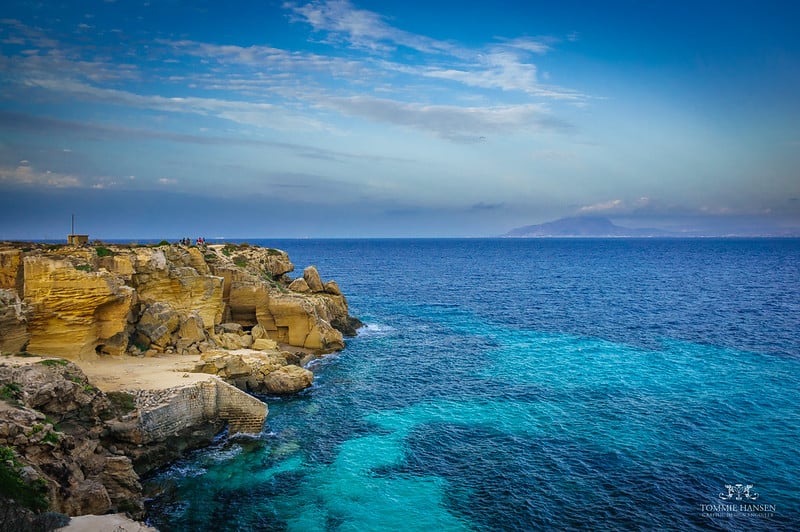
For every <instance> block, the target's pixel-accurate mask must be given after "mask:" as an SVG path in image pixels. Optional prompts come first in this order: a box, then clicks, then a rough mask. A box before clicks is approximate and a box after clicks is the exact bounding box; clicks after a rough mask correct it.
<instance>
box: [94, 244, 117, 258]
mask: <svg viewBox="0 0 800 532" xmlns="http://www.w3.org/2000/svg"><path fill="white" fill-rule="evenodd" d="M94 250H95V251H96V252H97V256H98V257H110V256H111V255H113V254H114V252H113V251H111V250H110V249H108V248H107V247H104V246H97V247H96V248H94Z"/></svg>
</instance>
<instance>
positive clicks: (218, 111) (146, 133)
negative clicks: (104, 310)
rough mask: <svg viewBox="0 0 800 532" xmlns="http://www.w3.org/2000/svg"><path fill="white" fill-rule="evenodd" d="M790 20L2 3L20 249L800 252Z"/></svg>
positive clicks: (0, 125)
mask: <svg viewBox="0 0 800 532" xmlns="http://www.w3.org/2000/svg"><path fill="white" fill-rule="evenodd" d="M798 23H800V6H797V5H796V2H793V1H769V0H760V1H750V0H741V1H737V2H728V1H726V2H709V1H703V0H699V1H682V0H669V1H667V0H664V1H661V0H649V1H648V0H642V1H633V0H611V1H604V2H583V1H581V2H577V1H572V0H564V1H557V2H554V1H552V0H551V1H549V2H539V1H526V2H522V1H518V2H508V1H502V0H498V1H492V2H469V1H465V0H460V1H451V0H443V1H431V0H428V1H425V2H418V1H414V0H404V1H402V2H396V1H360V0H330V1H325V0H315V1H306V0H291V1H282V0H281V1H270V0H264V1H260V2H259V1H251V2H240V1H235V0H233V1H226V2H218V1H205V2H203V1H189V2H185V1H182V0H150V1H145V2H142V1H127V0H116V1H114V0H97V1H70V2H66V1H63V2H51V1H38V2H34V1H24V2H16V1H14V0H11V1H6V2H4V3H3V7H2V8H0V239H54V238H62V239H63V238H65V236H66V234H67V233H68V232H69V230H70V217H71V215H72V214H74V215H75V217H76V223H77V225H76V232H78V233H88V234H89V235H90V237H91V238H98V239H113V238H131V239H136V238H142V239H144V238H155V239H160V238H180V237H184V236H188V237H191V238H195V237H197V236H204V237H205V238H207V239H211V238H220V237H222V238H283V237H285V238H304V237H312V238H328V237H333V238H336V237H490V236H495V235H500V234H503V233H505V232H506V231H509V230H510V229H512V228H514V227H518V226H522V225H529V224H536V223H542V222H546V221H550V220H553V219H557V218H561V217H566V216H580V215H601V216H608V217H609V218H611V219H612V220H614V221H615V222H616V223H618V224H620V225H625V226H630V227H656V228H662V229H669V230H676V231H718V232H720V233H726V234H727V233H736V234H768V233H777V234H783V233H786V232H790V233H791V232H794V233H796V234H800V31H798V30H797V26H798Z"/></svg>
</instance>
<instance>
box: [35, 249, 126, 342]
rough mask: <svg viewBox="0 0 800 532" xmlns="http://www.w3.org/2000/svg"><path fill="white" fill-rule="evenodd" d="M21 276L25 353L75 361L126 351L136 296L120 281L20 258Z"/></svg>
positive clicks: (55, 261)
mask: <svg viewBox="0 0 800 532" xmlns="http://www.w3.org/2000/svg"><path fill="white" fill-rule="evenodd" d="M24 276H25V292H24V298H25V301H26V302H27V303H28V304H30V306H31V307H32V309H33V312H32V315H31V318H30V320H29V321H28V330H29V331H30V333H31V338H30V342H29V344H28V350H29V351H31V352H34V353H45V354H50V355H55V356H64V357H77V358H81V357H90V356H94V355H96V354H97V353H99V352H102V351H103V350H104V349H106V348H108V349H111V352H112V353H121V352H124V351H125V349H126V348H127V346H128V342H127V338H128V335H127V332H128V325H129V320H130V319H131V310H132V306H133V303H134V301H135V290H134V289H133V288H131V287H130V286H126V285H125V284H124V282H123V280H122V279H120V278H119V277H118V276H115V275H113V274H110V273H108V272H107V271H84V270H81V269H77V268H76V267H75V265H74V264H73V263H72V262H70V261H68V260H60V259H55V258H51V257H47V256H42V255H40V256H28V257H25V258H24Z"/></svg>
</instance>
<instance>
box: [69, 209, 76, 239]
mask: <svg viewBox="0 0 800 532" xmlns="http://www.w3.org/2000/svg"><path fill="white" fill-rule="evenodd" d="M70 234H71V235H74V234H75V215H74V214H73V215H72V233H70Z"/></svg>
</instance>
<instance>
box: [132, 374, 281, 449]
mask: <svg viewBox="0 0 800 532" xmlns="http://www.w3.org/2000/svg"><path fill="white" fill-rule="evenodd" d="M137 402H138V403H140V404H139V405H138V406H139V408H140V409H141V426H142V433H143V440H144V441H143V443H150V442H153V441H163V440H166V439H168V438H170V437H173V436H175V435H177V434H179V433H181V432H182V431H185V430H187V429H190V428H191V427H195V426H198V425H201V424H202V423H204V422H205V421H208V420H213V419H224V420H225V421H227V422H228V433H229V434H230V435H233V434H237V433H253V434H257V433H259V432H261V429H262V428H263V426H264V420H265V419H266V418H267V405H266V404H264V403H262V402H261V401H259V400H258V399H256V398H255V397H253V396H251V395H248V394H247V393H245V392H243V391H241V390H239V389H238V388H236V387H235V386H231V385H230V384H227V383H226V382H224V381H222V380H221V379H219V378H216V377H211V378H210V379H209V380H208V381H205V382H200V383H197V384H192V385H188V386H182V387H179V388H170V389H168V390H161V391H159V392H150V394H149V396H146V397H143V396H142V395H141V394H138V397H137Z"/></svg>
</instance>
